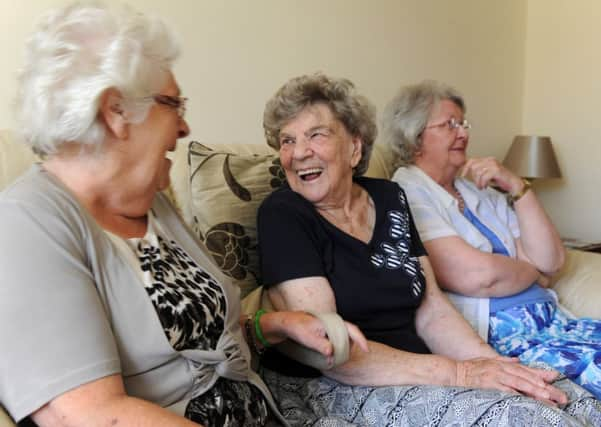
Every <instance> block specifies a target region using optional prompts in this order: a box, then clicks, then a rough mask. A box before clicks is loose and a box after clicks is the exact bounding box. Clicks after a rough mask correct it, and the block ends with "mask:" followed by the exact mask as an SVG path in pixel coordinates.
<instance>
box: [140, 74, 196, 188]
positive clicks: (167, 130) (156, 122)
mask: <svg viewBox="0 0 601 427" xmlns="http://www.w3.org/2000/svg"><path fill="white" fill-rule="evenodd" d="M159 94H160V95H168V96H175V97H177V96H180V90H179V87H178V85H177V82H176V81H175V78H174V77H173V75H172V74H170V75H169V78H168V81H167V83H166V84H165V86H164V87H163V88H162V89H161V90H160V91H159V92H158V93H157V94H156V95H159ZM130 129H131V131H130V135H129V137H130V138H129V139H130V141H131V143H132V144H131V153H130V157H132V159H131V165H130V167H131V170H130V176H132V177H133V179H134V180H135V182H136V184H135V185H136V186H137V187H138V188H139V189H140V191H141V192H147V193H148V195H152V196H154V193H156V192H157V191H162V190H164V189H166V188H167V187H168V185H169V170H170V168H171V160H170V159H168V158H167V157H166V156H167V152H168V151H173V150H175V147H176V142H177V139H178V138H182V137H185V136H186V135H188V133H189V131H190V130H189V128H188V125H187V123H186V121H185V120H184V119H183V118H180V117H179V115H178V112H177V108H175V107H173V106H171V105H165V104H162V103H158V102H155V103H154V104H153V105H152V106H151V107H150V110H149V112H148V115H147V117H146V119H145V120H144V121H143V122H141V123H137V124H132V125H131V127H130Z"/></svg>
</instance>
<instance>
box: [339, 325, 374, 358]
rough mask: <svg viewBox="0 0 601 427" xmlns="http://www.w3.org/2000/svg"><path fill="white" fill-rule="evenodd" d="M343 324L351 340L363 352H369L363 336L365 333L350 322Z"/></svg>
mask: <svg viewBox="0 0 601 427" xmlns="http://www.w3.org/2000/svg"><path fill="white" fill-rule="evenodd" d="M344 324H345V326H346V330H347V331H348V335H349V338H350V339H351V342H352V343H354V344H357V345H358V346H359V348H360V349H361V350H363V351H364V352H365V353H369V346H368V345H367V339H366V338H365V335H363V332H361V330H360V329H359V328H358V327H357V326H355V325H353V324H352V323H349V322H344Z"/></svg>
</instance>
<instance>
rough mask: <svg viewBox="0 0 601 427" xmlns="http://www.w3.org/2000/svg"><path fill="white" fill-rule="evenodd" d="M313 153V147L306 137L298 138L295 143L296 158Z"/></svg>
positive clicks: (302, 157)
mask: <svg viewBox="0 0 601 427" xmlns="http://www.w3.org/2000/svg"><path fill="white" fill-rule="evenodd" d="M312 154H313V150H312V149H311V145H310V144H309V141H308V140H307V139H306V138H298V139H297V140H296V143H295V144H294V153H293V155H294V158H295V159H304V158H306V157H309V156H311V155H312Z"/></svg>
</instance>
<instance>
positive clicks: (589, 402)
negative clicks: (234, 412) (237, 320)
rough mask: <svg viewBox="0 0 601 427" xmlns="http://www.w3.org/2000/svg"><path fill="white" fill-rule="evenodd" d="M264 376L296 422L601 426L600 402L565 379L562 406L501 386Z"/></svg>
mask: <svg viewBox="0 0 601 427" xmlns="http://www.w3.org/2000/svg"><path fill="white" fill-rule="evenodd" d="M263 378H264V379H265V382H266V383H267V384H268V386H269V388H270V389H271V391H272V393H273V395H274V397H275V399H276V401H277V402H279V405H280V410H281V411H282V413H283V414H284V416H285V417H286V419H287V420H288V422H289V423H290V424H291V425H292V426H303V427H305V426H324V427H325V426H328V427H348V426H361V427H367V426H379V427H380V426H390V427H397V426H398V427H404V426H407V427H417V426H432V427H443V426H455V427H463V426H466V427H467V426H489V427H501V426H503V427H507V426H511V427H516V426H524V427H525V426H537V427H546V426H565V427H571V426H601V404H600V403H599V402H598V401H597V400H595V399H594V398H593V397H592V396H591V395H590V394H589V393H588V392H587V391H586V390H584V389H583V388H581V387H579V386H578V385H576V384H574V383H572V382H571V381H569V380H567V379H565V378H564V379H562V380H559V381H556V383H555V385H556V386H557V387H559V388H561V389H562V390H564V391H565V392H566V393H567V394H568V396H569V398H570V403H569V404H568V405H566V407H565V408H562V409H560V408H554V407H551V406H547V405H545V404H543V403H541V402H539V401H536V400H533V399H530V398H527V397H524V396H520V395H514V394H507V393H503V392H500V391H496V390H477V389H466V388H462V387H439V386H396V387H358V386H355V387H353V386H348V385H345V384H341V383H338V382H336V381H334V380H331V379H329V378H327V377H320V378H314V379H307V378H295V377H287V376H283V375H280V374H277V373H275V372H273V371H267V370H266V371H264V373H263Z"/></svg>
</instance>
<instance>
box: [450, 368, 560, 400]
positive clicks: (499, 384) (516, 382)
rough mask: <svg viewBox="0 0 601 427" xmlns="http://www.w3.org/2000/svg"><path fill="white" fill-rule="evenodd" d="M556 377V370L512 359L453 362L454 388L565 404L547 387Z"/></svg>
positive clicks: (557, 393)
mask: <svg viewBox="0 0 601 427" xmlns="http://www.w3.org/2000/svg"><path fill="white" fill-rule="evenodd" d="M558 375H559V374H558V373H557V372H556V371H546V370H543V369H537V368H530V367H528V366H524V365H521V364H520V363H519V360H518V359H517V358H512V357H502V356H499V357H496V358H492V359H484V358H478V359H471V360H465V361H461V362H457V385H460V386H463V387H476V388H488V389H491V388H492V389H497V390H501V391H504V392H507V393H520V394H524V395H526V396H530V397H533V398H535V399H538V400H540V401H543V402H545V403H547V404H549V405H553V406H556V405H558V404H565V403H567V401H568V398H567V396H566V395H565V393H564V392H563V391H561V390H559V389H558V388H556V387H554V386H552V385H551V384H550V383H551V382H552V381H553V380H555V379H556V378H557V376H558Z"/></svg>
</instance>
